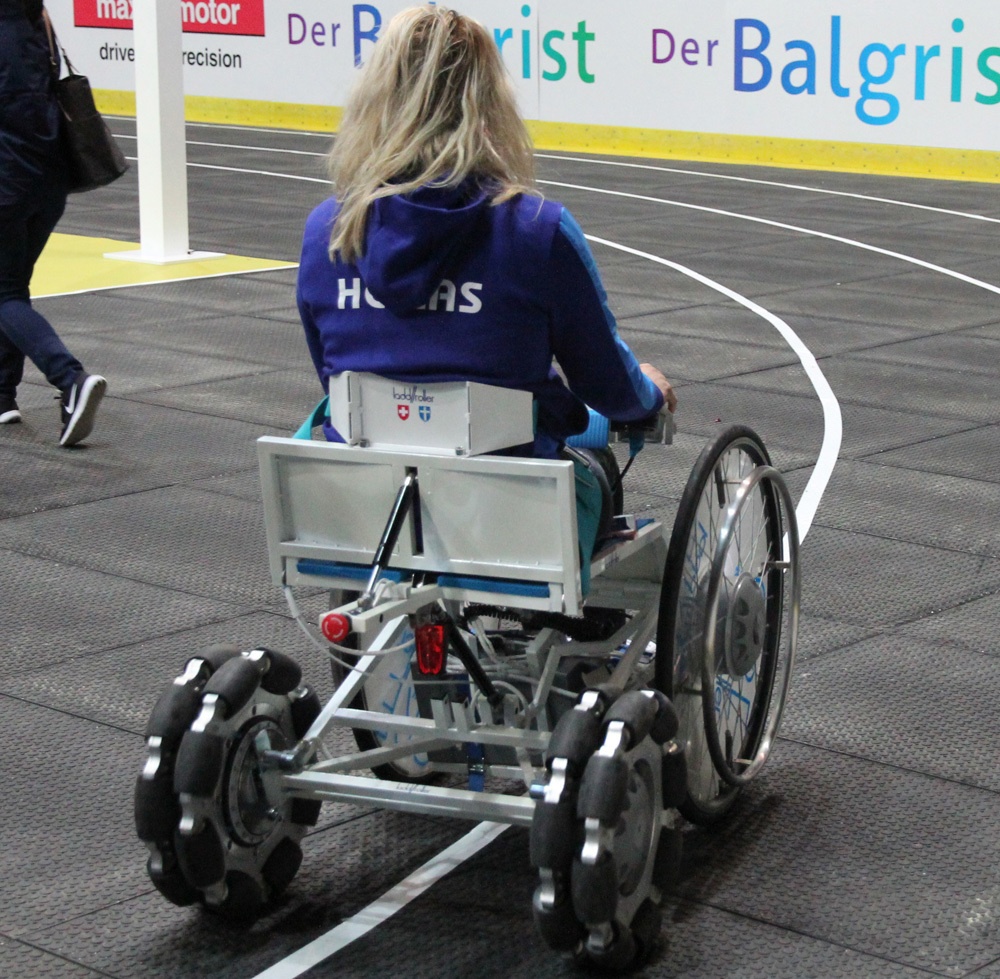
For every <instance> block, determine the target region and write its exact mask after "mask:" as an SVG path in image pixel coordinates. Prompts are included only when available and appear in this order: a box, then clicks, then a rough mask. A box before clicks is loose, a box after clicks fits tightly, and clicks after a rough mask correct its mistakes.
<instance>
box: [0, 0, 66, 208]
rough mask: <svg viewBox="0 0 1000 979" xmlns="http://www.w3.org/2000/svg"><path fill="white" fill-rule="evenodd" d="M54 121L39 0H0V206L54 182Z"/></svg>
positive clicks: (58, 170) (57, 146)
mask: <svg viewBox="0 0 1000 979" xmlns="http://www.w3.org/2000/svg"><path fill="white" fill-rule="evenodd" d="M58 61H59V55H58V50H57V53H56V63H57V65H58ZM59 125H60V115H59V106H58V104H57V103H56V100H55V97H54V96H53V95H52V65H51V61H50V55H49V43H48V38H47V36H46V33H45V26H44V23H43V22H42V19H41V3H39V2H37V0H0V206H4V205H7V206H10V205H15V206H16V205H17V204H18V203H20V202H22V201H23V200H25V199H26V198H29V197H30V196H31V195H34V194H37V193H41V192H45V193H51V192H52V189H53V185H55V186H56V187H58V182H59V180H60V179H61V177H62V174H63V167H64V164H63V151H62V146H61V142H60V135H59Z"/></svg>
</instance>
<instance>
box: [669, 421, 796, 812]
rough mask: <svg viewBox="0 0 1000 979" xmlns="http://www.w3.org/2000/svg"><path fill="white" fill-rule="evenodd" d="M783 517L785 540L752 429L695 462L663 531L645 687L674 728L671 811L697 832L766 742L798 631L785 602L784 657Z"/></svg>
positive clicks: (729, 432)
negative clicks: (677, 758)
mask: <svg viewBox="0 0 1000 979" xmlns="http://www.w3.org/2000/svg"><path fill="white" fill-rule="evenodd" d="M760 467H766V469H761V468H760ZM758 470H759V471H758ZM755 471H756V472H755ZM752 474H754V475H753V478H752V479H750V480H749V482H748V484H747V485H746V486H745V487H744V489H743V490H742V491H741V484H743V483H744V480H748V477H751V475H752ZM750 484H752V485H750ZM738 495H739V501H738V506H737V507H736V508H735V510H734V509H733V505H734V503H736V502H737V496H738ZM783 503H784V504H785V505H784V510H783V507H782V504H783ZM783 513H784V515H785V516H786V517H787V518H788V519H789V521H790V522H791V528H792V533H793V535H794V512H793V511H792V509H791V507H790V501H789V499H788V498H787V490H786V489H785V488H784V483H783V482H782V481H781V478H780V476H779V475H778V474H777V472H776V471H775V470H772V469H770V460H769V458H768V454H767V450H766V449H765V448H764V445H763V443H762V442H761V440H760V438H759V437H758V436H757V435H756V434H755V433H754V432H753V431H752V430H751V429H749V428H745V427H743V426H733V427H730V428H728V429H726V430H725V431H723V432H721V433H720V434H719V435H718V436H717V437H716V438H715V439H713V441H712V442H710V443H709V444H708V445H707V446H706V447H705V449H704V450H703V451H702V453H701V455H700V456H699V457H698V460H697V462H696V463H695V466H694V469H693V470H692V472H691V476H690V478H689V480H688V483H687V486H686V487H685V489H684V493H683V495H682V497H681V502H680V506H679V508H678V511H677V517H676V520H675V522H674V528H673V533H672V535H671V538H670V544H669V548H668V552H667V561H666V569H665V572H664V579H663V586H662V590H661V598H660V616H659V624H658V632H657V651H658V652H660V653H662V652H666V654H667V655H665V656H663V655H661V656H658V657H657V663H656V676H657V686H658V688H659V689H661V690H662V691H663V692H664V693H666V694H667V695H668V696H669V697H670V698H671V700H672V701H673V703H674V706H675V708H676V710H677V713H678V717H679V720H680V734H679V735H678V741H679V742H680V743H681V745H682V747H683V748H684V754H685V758H686V767H687V786H688V791H687V797H686V798H685V799H684V801H683V802H682V803H681V805H680V806H679V808H680V811H681V813H682V814H683V815H684V816H685V817H687V818H688V819H689V820H691V821H692V822H695V823H700V824H702V825H707V824H711V823H713V822H715V821H716V820H718V819H720V818H721V817H722V816H723V815H725V813H726V812H727V811H728V810H729V809H730V808H731V806H732V805H733V803H734V802H735V801H736V797H737V795H738V794H739V791H740V789H741V787H742V786H743V785H745V784H746V782H747V781H749V779H750V778H752V777H753V776H754V775H756V773H757V771H759V769H760V767H761V765H762V764H763V762H764V760H765V759H766V756H767V752H768V751H769V749H770V745H771V741H772V739H773V737H774V735H775V733H776V730H777V721H778V718H779V717H780V712H781V706H782V705H783V702H784V695H785V692H786V689H787V680H788V676H789V673H790V669H791V654H792V651H793V649H794V632H795V629H796V627H797V600H796V601H795V602H794V603H793V605H794V609H793V613H794V615H795V619H794V620H793V622H792V628H791V630H790V632H791V636H790V640H791V649H788V648H787V644H786V645H785V646H783V644H782V636H781V633H782V622H783V615H784V603H785V578H784V575H785V569H786V567H787V565H786V564H785V563H784V562H783V561H782V536H783V530H782V527H783V521H782V516H783ZM727 517H731V519H730V520H729V524H730V526H729V527H728V533H727V537H728V541H727V543H726V546H725V548H724V553H722V552H721V551H720V549H719V547H718V545H719V541H720V533H721V532H722V531H723V529H724V528H725V525H726V523H727ZM795 587H796V588H797V581H796V584H795ZM709 622H710V626H708V627H707V623H709ZM706 633H708V634H709V635H708V636H706ZM706 639H707V640H708V641H706ZM709 660H711V661H709ZM779 678H780V683H779V684H778V685H777V698H775V690H776V681H777V680H779Z"/></svg>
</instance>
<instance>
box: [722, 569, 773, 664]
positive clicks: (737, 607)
mask: <svg viewBox="0 0 1000 979" xmlns="http://www.w3.org/2000/svg"><path fill="white" fill-rule="evenodd" d="M766 631H767V601H766V599H765V598H764V593H763V591H762V590H761V586H760V582H758V581H757V579H756V578H754V577H752V576H751V575H749V574H746V573H744V574H741V575H740V577H739V579H738V580H737V582H736V587H735V588H734V589H733V590H732V592H731V594H730V597H729V604H728V606H727V608H726V612H725V635H724V637H723V657H724V663H725V669H726V671H727V672H728V673H729V675H730V676H745V675H746V674H748V673H750V672H751V670H753V666H754V663H756V662H757V660H758V659H759V658H760V654H761V653H762V652H763V649H764V636H765V633H766Z"/></svg>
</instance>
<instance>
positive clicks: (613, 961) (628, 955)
mask: <svg viewBox="0 0 1000 979" xmlns="http://www.w3.org/2000/svg"><path fill="white" fill-rule="evenodd" d="M638 952H639V945H638V942H636V939H635V935H634V934H633V933H632V929H631V928H624V927H622V926H621V925H619V924H618V923H617V922H616V923H615V937H614V941H612V943H611V944H610V945H609V946H608V947H607V948H606V949H604V950H603V951H600V952H598V951H595V950H593V949H591V948H590V947H589V946H588V948H587V958H588V959H589V960H590V963H591V964H592V965H593V966H594V968H596V969H597V970H598V971H600V972H608V973H612V974H614V975H620V974H621V973H623V972H628V971H629V970H630V969H631V968H632V966H633V964H634V963H635V961H636V956H637V954H638Z"/></svg>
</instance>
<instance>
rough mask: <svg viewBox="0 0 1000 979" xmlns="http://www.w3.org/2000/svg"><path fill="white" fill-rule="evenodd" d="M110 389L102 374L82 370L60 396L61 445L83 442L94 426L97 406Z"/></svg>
mask: <svg viewBox="0 0 1000 979" xmlns="http://www.w3.org/2000/svg"><path fill="white" fill-rule="evenodd" d="M107 389H108V382H107V381H106V380H105V379H104V378H103V377H101V375H100V374H88V373H87V372H86V371H81V372H80V373H79V374H77V376H76V380H75V381H74V382H73V383H72V384H71V385H70V386H69V387H68V388H66V390H65V391H63V393H62V395H61V396H60V399H59V401H60V404H59V412H60V415H61V417H62V423H63V428H62V435H61V436H60V438H59V444H60V445H65V446H69V445H76V443H77V442H82V441H83V440H84V439H85V438H86V437H87V436H88V435H89V434H90V432H91V430H92V429H93V427H94V415H96V414H97V406H98V405H99V404H100V403H101V398H103V397H104V392H105V391H107Z"/></svg>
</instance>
